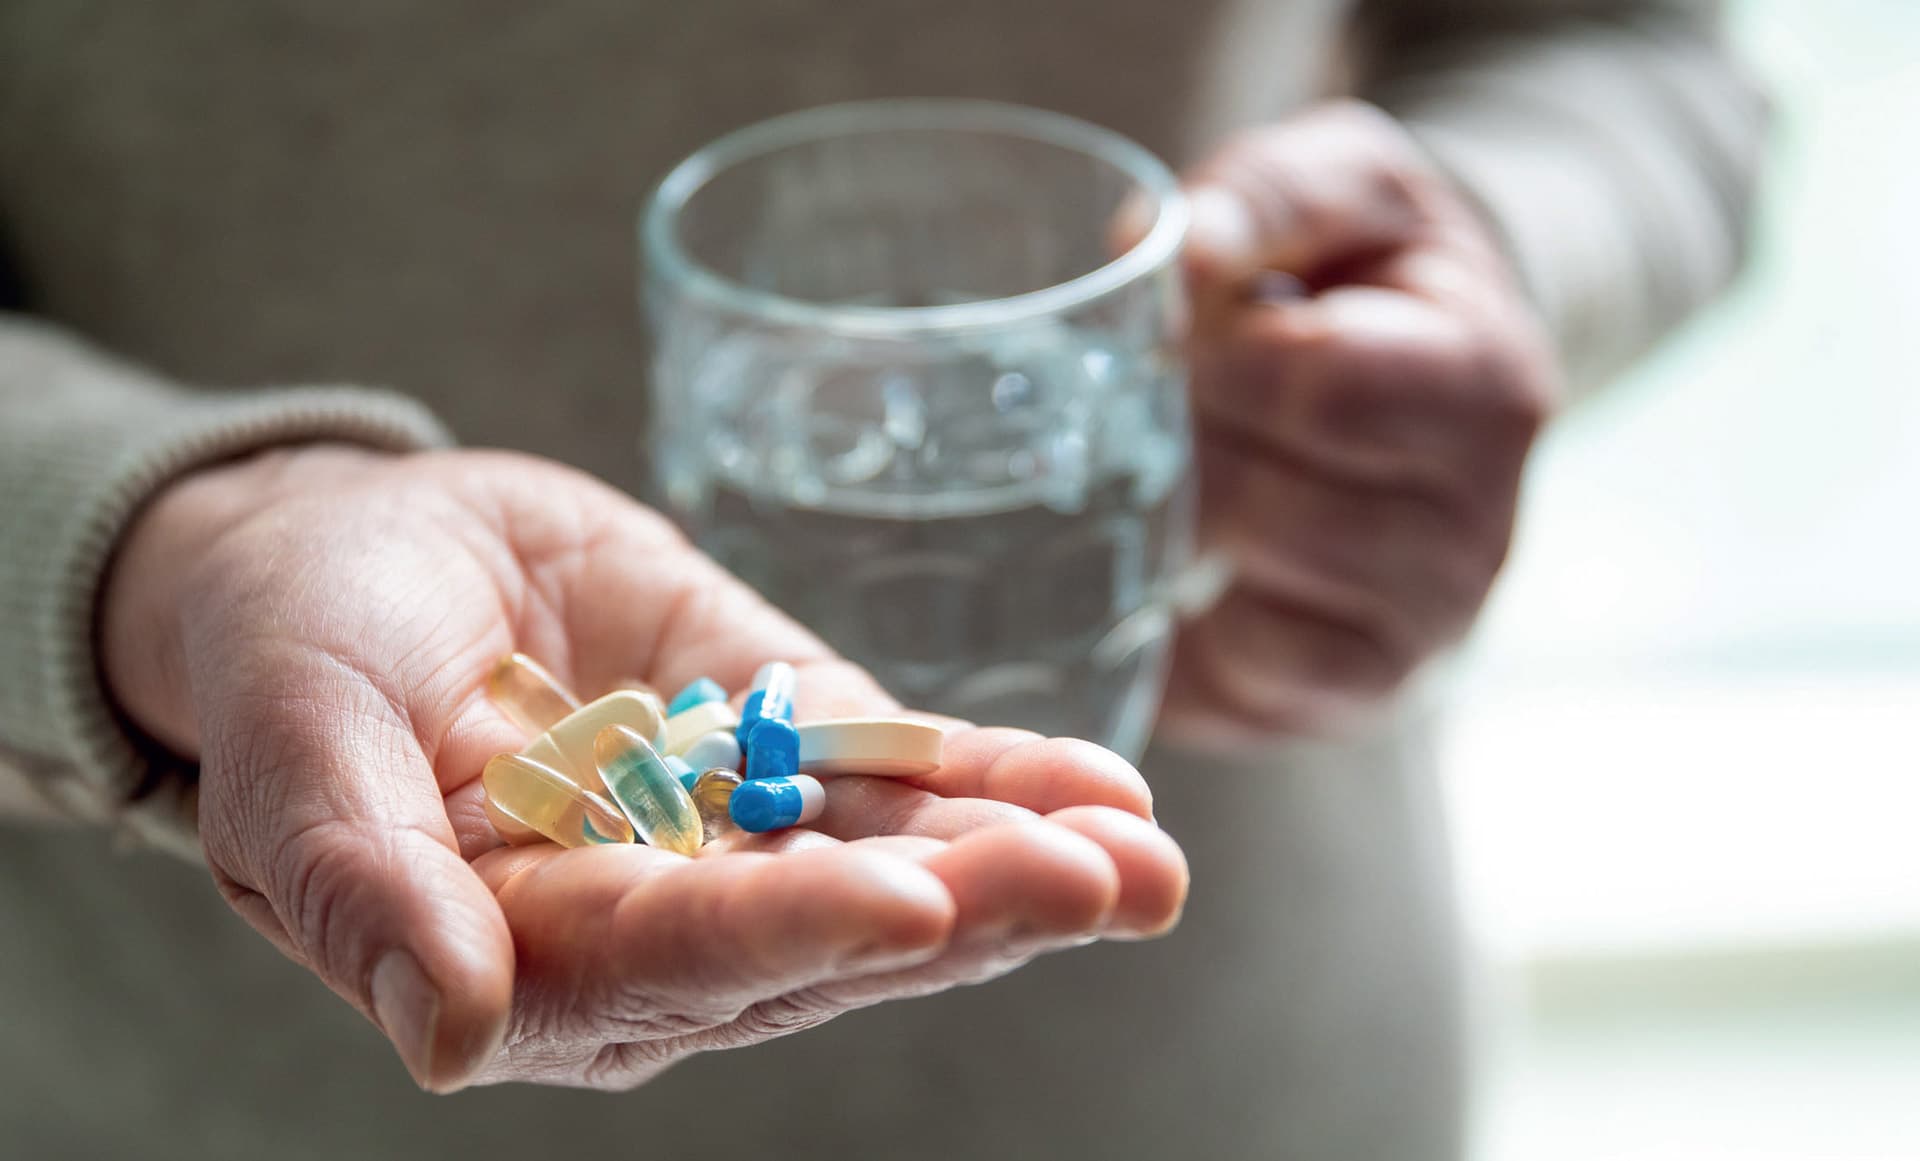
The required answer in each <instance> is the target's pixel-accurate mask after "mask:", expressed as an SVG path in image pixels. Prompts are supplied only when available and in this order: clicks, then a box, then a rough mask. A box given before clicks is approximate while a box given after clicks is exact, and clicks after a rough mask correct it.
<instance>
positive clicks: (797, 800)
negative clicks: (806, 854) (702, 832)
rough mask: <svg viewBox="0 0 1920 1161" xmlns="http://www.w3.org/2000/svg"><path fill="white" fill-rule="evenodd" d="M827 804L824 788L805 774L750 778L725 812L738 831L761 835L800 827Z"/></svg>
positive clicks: (818, 815)
mask: <svg viewBox="0 0 1920 1161" xmlns="http://www.w3.org/2000/svg"><path fill="white" fill-rule="evenodd" d="M826 805H827V790H826V787H824V786H822V785H820V780H819V779H817V778H812V777H809V776H808V775H805V774H796V775H794V776H793V777H791V778H758V779H754V778H750V779H747V780H746V781H744V782H742V783H740V785H739V787H738V788H737V789H735V790H734V792H733V797H732V799H731V800H730V801H729V802H728V803H727V814H728V816H729V817H731V818H732V819H733V824H734V825H735V826H737V827H739V828H740V829H741V830H744V831H750V832H752V833H754V834H764V833H765V832H767V831H770V830H779V829H780V828H782V827H788V826H799V825H800V824H801V823H805V822H812V821H813V820H814V819H816V818H819V817H820V812H821V811H822V810H824V809H825V808H826Z"/></svg>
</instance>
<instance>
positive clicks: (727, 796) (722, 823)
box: [693, 768, 740, 842]
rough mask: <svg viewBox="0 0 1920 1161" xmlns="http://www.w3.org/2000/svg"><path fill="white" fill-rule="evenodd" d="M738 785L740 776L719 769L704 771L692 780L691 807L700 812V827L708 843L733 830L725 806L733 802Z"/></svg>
mask: <svg viewBox="0 0 1920 1161" xmlns="http://www.w3.org/2000/svg"><path fill="white" fill-rule="evenodd" d="M739 785H740V775H738V774H736V773H735V772H733V771H732V770H727V769H719V768H716V769H713V770H708V771H705V772H704V773H702V774H701V775H700V777H699V778H697V779H695V780H694V783H693V806H694V809H695V810H697V811H699V812H700V825H701V827H702V828H703V829H704V830H705V831H706V835H707V841H708V842H712V841H713V840H714V839H717V838H719V837H720V836H721V835H723V834H725V833H727V832H728V831H730V830H733V829H734V826H733V819H732V817H731V816H729V815H728V814H727V804H728V803H730V802H732V801H733V792H734V790H735V789H736V788H738V787H739Z"/></svg>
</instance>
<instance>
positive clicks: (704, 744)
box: [680, 730, 741, 770]
mask: <svg viewBox="0 0 1920 1161" xmlns="http://www.w3.org/2000/svg"><path fill="white" fill-rule="evenodd" d="M680 756H681V757H682V758H685V759H686V760H687V765H689V766H691V767H693V768H694V769H695V770H711V769H713V768H714V767H715V766H724V767H726V768H727V769H729V770H738V769H740V758H741V753H740V743H739V742H738V741H736V740H735V739H734V736H733V731H732V730H710V731H708V732H707V733H705V734H702V735H700V738H699V740H698V741H696V742H694V743H693V745H691V746H688V747H687V748H686V749H684V750H682V751H680Z"/></svg>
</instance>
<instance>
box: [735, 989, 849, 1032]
mask: <svg viewBox="0 0 1920 1161" xmlns="http://www.w3.org/2000/svg"><path fill="white" fill-rule="evenodd" d="M835 1014H836V1013H835V1012H834V1010H833V1009H831V1008H828V1007H826V1006H824V1005H822V1004H820V1003H818V1002H816V1001H815V1000H813V999H812V998H811V997H809V995H808V994H807V993H804V992H800V993H794V994H791V995H785V996H775V997H774V998H772V999H770V1000H762V1001H760V1002H759V1003H757V1004H754V1005H753V1006H752V1007H750V1008H748V1009H747V1010H746V1011H744V1012H742V1013H740V1015H739V1017H738V1018H737V1019H735V1020H734V1022H733V1026H734V1027H735V1028H736V1029H738V1030H739V1031H740V1032H741V1033H743V1034H744V1035H746V1036H748V1037H750V1038H752V1039H753V1040H756V1041H759V1040H772V1039H774V1038H775V1037H778V1036H790V1035H792V1034H793V1033H795V1032H804V1031H806V1030H807V1029H809V1028H814V1027H818V1026H819V1025H821V1024H824V1023H826V1022H827V1021H828V1020H831V1019H833V1017H834V1016H835Z"/></svg>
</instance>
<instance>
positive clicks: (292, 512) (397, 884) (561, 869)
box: [103, 447, 1186, 1090]
mask: <svg viewBox="0 0 1920 1161" xmlns="http://www.w3.org/2000/svg"><path fill="white" fill-rule="evenodd" d="M821 583H823V584H831V583H833V578H831V577H822V578H821ZM103 629H104V641H103V649H104V660H105V667H106V672H107V675H108V679H109V682H110V684H112V686H113V688H114V691H115V694H116V695H117V696H118V698H119V699H120V701H121V702H122V704H123V705H124V706H125V707H126V708H127V710H128V712H129V713H130V715H131V716H132V717H133V718H134V720H135V721H136V722H137V723H138V724H139V725H140V726H142V727H143V728H144V729H146V730H147V731H148V732H149V733H151V734H153V735H154V736H155V737H156V738H158V739H160V740H161V741H163V742H165V743H166V744H168V745H169V746H171V747H172V748H174V749H176V750H179V751H180V752H182V753H184V754H187V755H189V756H197V757H198V758H199V760H200V763H201V769H202V773H201V783H200V814H199V818H200V831H201V837H202V841H203V844H204V847H205V851H206V855H207V861H208V864H209V866H210V867H211V868H212V871H213V874H214V877H215V879H216V881H217V882H218V884H219V886H220V889H221V891H222V892H223V894H224V895H225V896H226V898H227V899H228V900H229V902H230V903H232V905H233V906H234V908H235V910H237V911H238V912H239V913H240V914H241V915H242V916H244V917H245V918H246V919H247V921H248V922H250V923H251V924H252V925H253V926H254V927H256V928H257V929H259V930H260V931H261V932H262V933H263V934H265V935H266V936H267V937H268V938H269V939H272V940H273V941H274V942H275V944H276V945H278V946H279V947H280V948H281V949H282V950H283V951H284V952H285V953H286V954H287V955H289V956H291V957H292V958H293V959H295V960H296V961H298V962H300V963H301V964H303V965H305V966H307V967H308V968H309V969H311V970H312V971H313V972H314V973H315V974H317V975H318V976H319V977H320V978H321V979H322V980H324V981H325V982H326V983H327V984H328V985H329V986H330V987H332V988H333V989H334V990H335V991H336V992H338V993H340V994H341V995H342V996H344V997H345V998H346V999H348V1000H349V1001H350V1002H352V1003H354V1004H355V1005H356V1006H358V1007H359V1008H360V1009H361V1010H362V1011H363V1012H366V1013H367V1014H368V1015H369V1016H371V1017H372V1018H373V1019H374V1020H375V1022H376V1023H378V1024H379V1025H380V1026H381V1028H382V1029H383V1030H384V1031H385V1032H386V1034H387V1035H388V1036H389V1037H390V1038H391V1039H392V1040H393V1041H394V1042H395V1044H396V1046H397V1047H398V1048H399V1050H400V1053H401V1055H402V1057H403V1058H404V1059H405V1060H406V1062H407V1064H408V1067H409V1068H410V1069H411V1070H412V1072H413V1074H414V1076H415V1077H416V1079H418V1080H419V1081H420V1083H422V1084H423V1085H425V1086H427V1087H430V1088H435V1089H442V1090H444V1089H450V1088H455V1087H459V1086H461V1085H464V1084H468V1083H474V1082H488V1081H502V1080H536V1081H544V1082H550V1083H559V1084H572V1085H588V1086H593V1087H604V1088H619V1087H627V1086H631V1085H634V1084H638V1083H640V1082H642V1081H644V1080H646V1079H647V1078H648V1077H650V1076H652V1075H653V1074H655V1073H657V1072H658V1071H660V1070H661V1069H662V1068H664V1067H666V1066H667V1065H669V1064H671V1063H672V1062H673V1061H675V1060H676V1059H678V1058H680V1057H682V1056H685V1055H687V1054H689V1053H692V1052H696V1051H703V1050H708V1049H713V1048H724V1047H733V1046H738V1045H744V1044H750V1043H753V1042H755V1041H758V1040H762V1039H766V1038H769V1037H772V1036H777V1035H782V1034H785V1033H788V1032H793V1031H797V1030H800V1029H803V1028H806V1027H809V1026H811V1025H813V1024H816V1023H819V1022H821V1021H824V1020H826V1019H829V1018H831V1017H832V1016H834V1015H836V1014H838V1013H839V1012H842V1011H846V1010H848V1009H852V1008H857V1007H860V1006H863V1005H866V1004H872V1003H876V1002H878V1001H881V1000H885V999H891V998H896V997H903V996H910V995H916V994H924V993H928V992H932V991H937V990H940V989H942V988H945V987H949V986H952V985H955V984H960V983H968V982H975V981H979V980H983V979H987V978H991V977H993V976H995V975H998V974H1000V973H1003V972H1005V971H1007V970H1010V969H1011V968H1013V967H1015V966H1017V965H1018V964H1020V963H1021V962H1023V961H1025V960H1026V959H1028V958H1030V957H1032V956H1034V955H1036V954H1038V953H1041V952H1044V951H1047V950H1050V949H1053V948H1057V947H1062V946H1067V945H1070V944H1075V943H1081V942H1086V941H1088V940H1090V939H1094V938H1100V937H1109V938H1112V937H1129V936H1133V937H1138V936H1145V935H1151V934H1156V933H1159V932H1161V931H1164V930H1165V929H1166V928H1168V927H1169V926H1171V925H1172V923H1173V922H1174V921H1175V919H1176V917H1177V915H1178V912H1179V909H1180V906H1181V904H1182V902H1183V900H1184V896H1185V891H1186V868H1185V863H1184V861H1183V859H1182V857H1181V854H1180V852H1179V849H1178V848H1177V847H1176V846H1175V845H1174V844H1173V843H1172V841H1171V840H1170V839H1168V838H1167V837H1166V836H1165V835H1164V834H1163V833H1162V832H1161V831H1160V830H1159V829H1158V828H1157V827H1155V826H1154V825H1153V824H1152V823H1151V821H1149V819H1150V817H1151V805H1150V803H1151V800H1150V796H1149V793H1148V790H1147V787H1146V784H1145V783H1144V781H1143V780H1142V779H1141V778H1140V776H1139V774H1138V773H1137V772H1136V771H1134V769H1133V768H1132V767H1131V766H1129V765H1128V764H1127V763H1125V762H1124V761H1122V760H1121V759H1119V758H1117V757H1116V756H1114V755H1112V754H1111V753H1108V752H1107V751H1105V750H1102V749H1100V748H1098V747H1096V746H1093V745H1091V744H1088V743H1085V742H1078V741H1073V740H1068V739H1053V740H1047V739H1041V738H1039V737H1037V736H1036V735H1033V734H1029V733H1025V732H1022V731H1016V730H1006V729H991V728H975V727H971V726H959V725H956V726H955V727H954V729H953V730H952V732H950V734H949V736H948V740H947V744H946V763H945V765H944V766H943V767H942V768H941V769H939V770H937V771H935V772H934V773H932V774H929V775H926V776H924V777H920V778H915V779H909V780H897V779H879V778H843V779H837V780H835V781H834V782H833V783H832V784H831V786H830V788H829V794H828V805H827V809H826V811H825V813H824V814H823V815H822V816H821V817H820V818H819V819H818V820H816V821H815V822H814V823H813V825H812V826H810V827H808V828H806V829H796V830H790V831H785V832H779V833H776V834H773V835H765V836H750V835H737V836H732V837H729V838H728V839H726V840H723V841H721V842H719V843H715V844H711V845H709V846H708V847H707V848H706V849H704V850H703V851H702V852H701V854H700V855H699V856H698V857H695V858H686V857H683V856H679V855H675V854H672V853H669V852H665V851H661V850H655V849H652V848H649V847H644V846H614V847H589V848H581V849H576V850H562V849H559V848H556V847H552V846H546V845H540V846H532V847H503V846H501V845H500V843H499V840H498V838H497V837H496V836H495V835H494V833H493V831H492V829H491V828H490V826H489V825H488V823H487V821H486V818H485V815H484V813H483V811H482V809H481V791H480V784H479V779H478V775H479V772H480V770H481V768H482V766H483V765H484V764H485V762H486V759H487V758H488V757H489V756H491V755H493V754H495V753H498V752H501V751H504V750H514V749H518V748H520V747H521V746H522V745H524V744H525V738H524V736H523V735H522V734H521V733H520V732H519V730H518V729H517V727H515V726H514V725H513V724H512V723H511V722H510V721H509V720H508V719H507V718H505V717H504V716H503V715H502V714H501V713H500V712H499V711H498V710H497V709H496V708H495V707H494V706H492V705H491V704H490V703H489V702H488V701H487V700H486V699H485V697H484V696H483V694H482V692H481V691H482V686H483V684H484V679H485V676H486V674H487V671H488V669H489V667H490V666H491V665H492V664H493V662H494V661H495V660H496V659H497V658H498V657H499V656H500V655H501V654H503V653H505V652H508V651H510V650H513V649H519V650H523V651H526V652H528V653H531V654H533V655H535V656H537V657H539V658H541V659H542V661H544V662H545V663H546V664H548V666H549V667H550V668H552V669H553V670H554V671H555V672H556V673H557V674H558V675H559V676H560V677H561V678H562V679H563V680H565V681H567V682H569V683H571V684H573V685H574V686H575V688H577V689H579V690H582V691H587V692H595V691H599V690H602V689H605V688H608V687H610V686H611V685H613V684H615V683H616V682H617V681H619V680H621V679H622V678H628V677H639V678H642V679H644V680H646V681H649V682H651V683H653V684H655V685H658V686H661V687H667V688H671V687H676V686H678V685H680V684H682V683H684V682H686V681H688V680H691V679H692V678H694V677H697V676H700V675H703V674H704V675H709V676H712V677H714V678H716V679H717V680H719V681H720V682H721V683H722V684H723V685H726V686H727V687H729V688H733V689H739V688H742V687H744V686H745V685H746V684H747V682H748V679H749V677H750V675H751V674H752V673H753V671H754V670H755V669H756V668H757V667H758V666H759V665H760V664H761V663H762V662H765V661H767V660H770V659H775V658H780V659H785V660H789V661H792V662H793V663H794V664H795V665H796V667H797V668H798V669H799V672H800V692H799V695H798V698H797V714H798V717H799V718H800V719H801V720H805V719H807V718H811V717H823V716H841V715H848V714H871V713H876V712H886V711H888V710H891V709H893V708H895V706H894V702H893V701H892V700H891V699H890V698H889V697H888V696H887V695H886V694H885V693H884V692H883V691H882V690H880V689H879V688H878V687H877V686H876V685H875V684H874V683H873V681H872V680H871V679H870V678H869V677H867V675H866V674H865V673H863V672H862V671H860V670H859V669H857V668H856V667H854V666H852V665H850V664H848V663H846V662H844V661H841V660H839V659H837V658H836V657H835V656H834V655H833V654H832V653H831V652H830V651H829V650H828V649H827V648H826V647H825V646H824V645H822V644H821V643H820V642H819V641H818V640H817V639H816V638H814V637H812V636H811V635H809V634H807V633H806V632H805V631H804V630H802V629H800V628H799V627H798V626H796V625H795V624H793V623H792V622H791V621H789V620H787V619H786V618H785V617H784V616H782V615H781V614H780V613H778V612H777V611H775V610H774V609H772V608H771V607H769V606H768V605H766V604H765V603H764V602H763V601H761V600H760V599H759V598H758V597H757V596H756V595H755V594H753V593H752V592H751V591H750V590H748V589H747V588H745V587H744V586H743V585H741V584H739V583H738V582H737V581H735V580H733V579H732V578H731V577H729V576H727V575H726V574H725V573H724V572H722V571H721V570H720V569H719V568H718V567H717V566H715V565H714V564H712V563H711V562H710V561H709V560H707V559H706V558H705V557H704V556H702V555H700V554H699V553H698V552H696V551H694V550H693V549H692V548H690V547H689V546H688V545H687V544H686V543H685V542H684V540H683V539H682V538H681V537H680V536H679V535H678V534H677V533H676V532H675V531H674V530H673V529H672V528H671V526H670V525H669V524H668V523H667V522H665V521H664V520H663V519H661V518H660V517H659V516H658V515H656V514H654V513H652V512H650V511H648V510H646V509H644V508H642V507H640V506H638V505H636V504H634V503H633V502H632V501H631V500H629V499H628V498H626V497H625V496H623V495H621V494H620V493H618V492H616V491H614V490H612V489H609V488H607V487H605V486H603V485H601V484H599V483H597V482H595V481H593V480H591V479H589V478H587V477H584V476H581V475H579V474H577V473H574V472H571V471H569V470H567V469H564V468H561V467H558V466H556V465H553V464H550V463H546V462H543V461H539V460H534V459H530V458H526V457H521V456H516V455H509V454H505V453H471V452H455V453H431V454H421V455H413V456H404V457H386V456H378V455H374V454H371V453H365V452H360V451H354V450H349V449H344V448H330V447H313V448H304V449H297V450H292V451H286V452H276V453H271V454H268V455H264V456H259V457H255V458H254V459H251V460H248V461H244V462H241V463H238V464H234V465H229V466H225V467H220V468H216V469H212V470H209V471H205V472H202V473H200V474H198V475H196V476H194V477H190V478H189V479H187V480H186V481H183V482H181V483H179V484H176V485H174V486H173V487H171V488H170V489H168V490H167V491H166V492H165V493H163V495H162V496H161V497H160V499H159V500H158V501H157V502H156V503H155V504H154V505H152V506H151V507H150V508H149V510H148V511H147V513H146V514H145V515H144V516H143V517H142V518H141V519H140V520H139V521H138V522H137V523H136V525H135V526H134V528H133V529H132V531H131V532H130V534H129V536H128V539H127V541H126V544H125V546H124V548H123V551H122V552H121V554H120V556H119V559H118V562H117V564H116V566H115V568H114V571H113V574H112V575H111V576H110V578H109V581H108V587H107V590H106V596H105V601H104V606H103Z"/></svg>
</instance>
